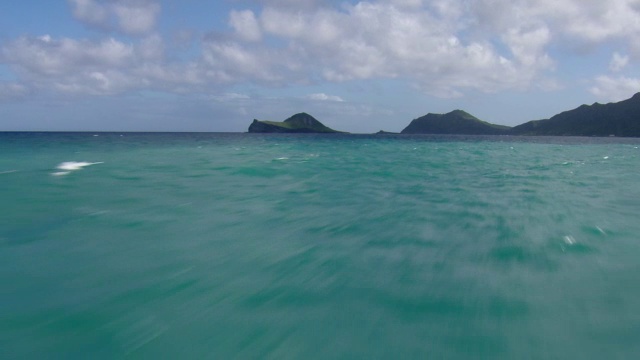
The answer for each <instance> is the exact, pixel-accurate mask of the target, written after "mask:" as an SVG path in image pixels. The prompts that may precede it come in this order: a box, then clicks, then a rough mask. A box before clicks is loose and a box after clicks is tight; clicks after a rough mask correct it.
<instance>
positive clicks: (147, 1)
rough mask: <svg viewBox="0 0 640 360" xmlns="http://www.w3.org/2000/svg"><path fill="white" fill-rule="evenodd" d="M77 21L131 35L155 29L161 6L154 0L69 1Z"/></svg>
mask: <svg viewBox="0 0 640 360" xmlns="http://www.w3.org/2000/svg"><path fill="white" fill-rule="evenodd" d="M68 2H69V4H70V5H71V7H72V12H73V15H74V16H75V18H76V19H78V20H80V21H82V22H84V23H86V24H88V25H90V26H94V27H97V28H102V29H105V30H117V31H121V32H123V33H126V34H129V35H141V34H145V33H148V32H149V31H151V30H152V29H153V28H154V27H155V23H156V20H157V17H158V15H159V14H160V5H159V4H158V3H156V2H155V1H153V0H68Z"/></svg>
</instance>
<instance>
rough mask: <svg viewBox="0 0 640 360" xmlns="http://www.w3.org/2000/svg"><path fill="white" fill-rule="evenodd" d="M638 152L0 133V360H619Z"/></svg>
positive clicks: (578, 141)
mask: <svg viewBox="0 0 640 360" xmlns="http://www.w3.org/2000/svg"><path fill="white" fill-rule="evenodd" d="M639 147H640V139H621V138H562V137H556V138H527V137H508V136H506V137H500V136H497V137H473V136H400V135H381V136H374V135H347V134H342V135H313V134H298V135H286V134H217V133H155V134H153V133H149V134H145V133H0V209H1V216H0V358H2V359H43V358H65V359H73V358H78V359H87V358H90V359H113V358H191V359H202V358H209V359H396V358H398V359H469V358H478V359H568V358H576V359H602V358H606V359H632V358H637V357H638V356H640V341H638V340H639V339H640V311H639V310H638V309H640V286H639V284H640V218H639V214H640V181H639V179H640V149H639Z"/></svg>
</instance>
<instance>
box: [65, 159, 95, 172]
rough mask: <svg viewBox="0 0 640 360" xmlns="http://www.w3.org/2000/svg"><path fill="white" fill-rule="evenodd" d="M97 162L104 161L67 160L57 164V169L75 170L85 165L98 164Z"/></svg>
mask: <svg viewBox="0 0 640 360" xmlns="http://www.w3.org/2000/svg"><path fill="white" fill-rule="evenodd" d="M96 164H102V161H100V162H85V161H65V162H63V163H60V164H58V166H56V169H59V170H67V171H74V170H80V169H82V168H83V167H85V166H90V165H96Z"/></svg>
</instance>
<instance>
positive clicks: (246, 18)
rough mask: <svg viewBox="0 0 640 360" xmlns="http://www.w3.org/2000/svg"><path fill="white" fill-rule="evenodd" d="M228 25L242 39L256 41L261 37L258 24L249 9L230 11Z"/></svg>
mask: <svg viewBox="0 0 640 360" xmlns="http://www.w3.org/2000/svg"><path fill="white" fill-rule="evenodd" d="M229 25H231V27H232V28H233V29H234V30H235V31H236V33H237V34H238V36H240V38H242V39H243V40H247V41H258V40H260V39H261V38H262V31H261V30H260V25H259V24H258V21H257V20H256V17H255V15H254V13H253V11H251V10H245V11H231V14H230V15H229Z"/></svg>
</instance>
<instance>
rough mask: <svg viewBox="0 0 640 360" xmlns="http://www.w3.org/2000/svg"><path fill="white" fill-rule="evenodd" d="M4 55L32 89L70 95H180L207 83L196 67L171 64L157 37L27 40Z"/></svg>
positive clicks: (4, 49) (2, 50)
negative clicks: (156, 91) (156, 92)
mask: <svg viewBox="0 0 640 360" xmlns="http://www.w3.org/2000/svg"><path fill="white" fill-rule="evenodd" d="M0 54H1V55H2V56H1V57H2V58H3V61H4V62H5V63H6V64H8V65H9V66H10V67H11V68H13V69H14V70H15V72H16V73H17V74H19V75H20V76H21V78H22V79H23V81H25V82H27V83H29V84H31V85H32V86H33V87H36V88H41V89H53V90H57V91H61V92H67V93H88V94H114V93H119V92H123V91H127V90H131V89H144V88H154V89H178V88H180V87H181V86H183V85H192V86H193V85H198V84H199V83H201V82H203V81H204V79H203V72H202V70H201V69H200V68H199V66H198V65H196V64H193V63H187V64H179V65H175V64H170V63H167V62H166V61H165V60H164V47H163V42H162V39H160V38H159V37H157V36H151V37H147V38H144V39H141V40H140V41H138V42H136V43H124V42H121V41H118V40H116V39H113V38H108V39H104V40H100V41H89V40H74V39H69V38H58V39H56V38H53V37H51V36H49V35H45V36H40V37H27V36H23V37H20V38H18V39H16V40H14V41H12V42H10V43H7V44H5V45H4V46H3V47H2V48H0Z"/></svg>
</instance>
